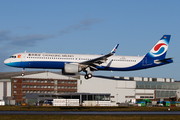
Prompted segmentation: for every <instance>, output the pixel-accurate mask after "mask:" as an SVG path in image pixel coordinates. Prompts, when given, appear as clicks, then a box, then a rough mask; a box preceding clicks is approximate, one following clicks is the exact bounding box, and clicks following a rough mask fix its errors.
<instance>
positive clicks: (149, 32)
mask: <svg viewBox="0 0 180 120" xmlns="http://www.w3.org/2000/svg"><path fill="white" fill-rule="evenodd" d="M179 5H180V1H179V0H148V1H147V0H29V1H27V0H0V42H1V44H0V50H1V52H0V55H1V57H0V72H12V71H21V70H22V69H20V68H12V67H8V66H5V65H4V62H3V61H4V60H5V59H6V58H8V57H9V56H10V55H12V54H15V53H20V52H24V51H27V52H47V53H77V54H106V53H109V52H110V51H111V50H112V48H113V47H114V46H115V45H116V44H117V43H119V44H120V45H119V48H118V50H117V53H116V55H131V56H138V55H145V54H146V53H147V52H149V51H150V49H151V48H152V47H153V46H154V45H155V44H156V43H157V41H158V40H159V39H160V38H161V37H162V36H163V35H164V34H168V35H171V40H170V44H169V49H168V52H167V57H173V58H174V63H172V64H169V65H165V66H161V67H155V68H150V69H146V70H139V71H131V72H128V71H126V72H110V71H106V72H101V71H97V72H95V74H96V75H106V76H143V77H167V78H174V79H175V80H180V75H179V67H180V53H179V51H180V47H179V45H180V39H179V35H180V7H179ZM28 70H36V69H26V71H28ZM50 71H51V70H50ZM57 71H60V70H57Z"/></svg>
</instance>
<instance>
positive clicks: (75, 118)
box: [0, 106, 180, 120]
mask: <svg viewBox="0 0 180 120" xmlns="http://www.w3.org/2000/svg"><path fill="white" fill-rule="evenodd" d="M168 108H169V107H137V106H128V107H52V106H0V110H1V111H168ZM170 109H171V111H180V107H171V108H170ZM179 119H180V115H0V120H179Z"/></svg>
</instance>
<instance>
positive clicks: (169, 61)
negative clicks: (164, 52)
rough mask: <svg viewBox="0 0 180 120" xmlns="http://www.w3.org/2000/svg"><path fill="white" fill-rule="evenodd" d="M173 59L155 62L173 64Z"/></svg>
mask: <svg viewBox="0 0 180 120" xmlns="http://www.w3.org/2000/svg"><path fill="white" fill-rule="evenodd" d="M172 59H173V58H166V59H163V60H156V61H155V62H156V63H171V62H173V60H172Z"/></svg>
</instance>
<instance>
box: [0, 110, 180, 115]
mask: <svg viewBox="0 0 180 120" xmlns="http://www.w3.org/2000/svg"><path fill="white" fill-rule="evenodd" d="M0 115H180V111H146V112H144V111H135V112H133V111H114V112H112V111H110V112H109V111H102V112H100V111H0Z"/></svg>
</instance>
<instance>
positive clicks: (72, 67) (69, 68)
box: [64, 64, 82, 73]
mask: <svg viewBox="0 0 180 120" xmlns="http://www.w3.org/2000/svg"><path fill="white" fill-rule="evenodd" d="M80 71H82V69H81V67H80V66H79V65H76V64H65V65H64V72H65V73H78V72H80Z"/></svg>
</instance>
